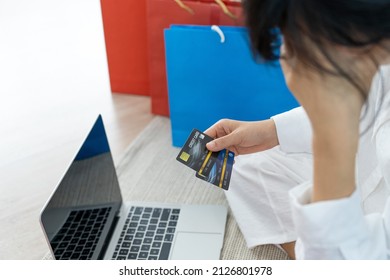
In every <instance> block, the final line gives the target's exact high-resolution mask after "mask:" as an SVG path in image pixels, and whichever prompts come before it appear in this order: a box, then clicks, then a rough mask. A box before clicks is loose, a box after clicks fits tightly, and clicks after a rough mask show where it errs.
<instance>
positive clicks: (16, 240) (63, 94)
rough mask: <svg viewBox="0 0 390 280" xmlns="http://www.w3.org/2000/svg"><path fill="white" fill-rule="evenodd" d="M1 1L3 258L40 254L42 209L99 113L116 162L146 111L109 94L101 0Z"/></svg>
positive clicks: (146, 102) (141, 102) (144, 101)
mask: <svg viewBox="0 0 390 280" xmlns="http://www.w3.org/2000/svg"><path fill="white" fill-rule="evenodd" d="M0 7H1V9H0V40H1V43H0V259H41V258H42V256H43V255H44V254H45V252H47V250H48V247H47V245H46V243H45V241H44V237H43V234H42V230H41V228H40V224H39V214H40V209H41V208H42V207H43V205H44V204H45V202H46V199H47V198H48V197H49V196H50V194H51V193H52V191H53V189H54V188H55V186H56V185H57V183H58V181H59V180H60V178H61V176H62V175H63V173H64V172H65V170H66V169H67V167H68V166H69V164H70V163H71V161H72V159H73V157H74V156H75V153H76V152H77V150H78V149H79V147H80V145H81V143H82V141H83V140H84V138H85V137H86V135H87V133H88V131H89V129H90V128H91V126H92V124H93V123H94V121H95V120H96V118H97V116H98V114H102V116H103V121H104V123H105V125H106V130H107V135H108V138H109V142H110V145H111V148H112V152H113V156H114V161H115V162H116V163H117V162H118V160H119V158H120V156H121V154H122V152H123V150H124V149H125V148H126V147H127V145H128V144H129V143H130V142H131V141H132V140H133V139H134V138H135V137H136V136H137V135H138V134H139V133H140V131H142V129H143V128H144V127H145V126H146V125H147V124H148V123H149V121H150V120H151V119H152V118H153V116H152V114H151V113H150V99H149V98H148V97H144V96H136V95H126V94H111V91H110V83H109V75H108V73H109V71H108V67H107V57H106V50H105V41H104V33H103V25H102V19H101V10H100V1H96V0H83V1H79V0H67V1H52V0H36V1H30V0H12V1H2V2H1V4H0Z"/></svg>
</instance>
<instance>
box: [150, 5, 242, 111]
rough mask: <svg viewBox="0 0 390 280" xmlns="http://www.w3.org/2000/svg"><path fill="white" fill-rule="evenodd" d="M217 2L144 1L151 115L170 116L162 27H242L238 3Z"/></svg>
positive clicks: (240, 10)
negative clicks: (188, 25) (189, 25)
mask: <svg viewBox="0 0 390 280" xmlns="http://www.w3.org/2000/svg"><path fill="white" fill-rule="evenodd" d="M217 2H218V3H219V4H218V3H217ZM217 2H216V1H215V0H200V1H199V0H183V1H176V0H147V29H148V31H147V33H148V40H147V41H148V51H149V54H148V58H149V59H148V62H149V63H148V68H149V81H150V86H149V93H150V96H151V109H152V113H154V114H158V115H164V116H168V115H169V108H168V93H167V82H166V66H165V50H164V29H165V28H168V27H169V26H170V25H171V24H197V25H212V24H217V25H230V26H236V25H242V24H243V16H242V9H241V5H240V3H239V2H237V1H232V0H224V2H222V1H221V0H219V1H217ZM221 3H222V7H221Z"/></svg>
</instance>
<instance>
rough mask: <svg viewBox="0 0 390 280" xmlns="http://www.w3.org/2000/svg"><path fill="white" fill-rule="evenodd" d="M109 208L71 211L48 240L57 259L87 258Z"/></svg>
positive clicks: (105, 219)
mask: <svg viewBox="0 0 390 280" xmlns="http://www.w3.org/2000/svg"><path fill="white" fill-rule="evenodd" d="M110 210H111V208H110V207H105V208H99V209H85V210H77V211H72V212H71V213H70V214H69V216H68V218H67V220H66V222H65V223H64V225H63V226H62V228H61V230H60V231H59V232H58V233H57V235H56V236H55V237H54V238H53V240H52V241H51V242H50V244H51V246H52V248H53V251H54V256H55V258H56V259H59V260H89V259H91V258H92V255H93V252H94V250H95V248H96V244H97V243H98V241H99V237H100V235H101V233H102V230H103V227H104V225H105V223H106V221H107V217H108V215H109V213H110Z"/></svg>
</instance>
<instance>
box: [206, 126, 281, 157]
mask: <svg viewBox="0 0 390 280" xmlns="http://www.w3.org/2000/svg"><path fill="white" fill-rule="evenodd" d="M205 134H207V135H209V136H210V137H213V138H216V139H215V140H214V141H211V142H209V143H207V148H208V149H209V150H210V151H220V150H222V149H228V150H230V151H232V152H234V153H235V154H236V155H242V154H249V153H255V152H260V151H264V150H268V149H270V148H273V147H275V146H277V145H279V141H278V137H277V134H276V127H275V123H274V121H273V120H272V119H269V120H264V121H258V122H242V121H234V120H228V119H224V120H220V121H219V122H217V123H216V124H214V125H213V126H211V127H210V128H209V129H207V130H206V131H205Z"/></svg>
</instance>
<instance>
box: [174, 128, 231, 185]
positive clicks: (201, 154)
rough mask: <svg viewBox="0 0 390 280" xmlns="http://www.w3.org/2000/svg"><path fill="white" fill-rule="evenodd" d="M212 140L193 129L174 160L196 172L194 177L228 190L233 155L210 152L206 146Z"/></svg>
mask: <svg viewBox="0 0 390 280" xmlns="http://www.w3.org/2000/svg"><path fill="white" fill-rule="evenodd" d="M212 140H213V138H211V137H210V136H208V135H206V134H204V133H203V132H201V131H199V130H197V129H194V130H193V131H192V132H191V134H190V136H189V137H188V139H187V141H186V143H185V144H184V146H183V148H182V149H181V150H180V153H179V154H178V156H177V157H176V159H177V160H178V161H179V162H181V163H183V164H185V165H186V166H188V167H190V168H192V169H193V170H195V171H196V177H198V178H200V179H202V180H205V181H207V182H209V183H211V184H213V185H216V186H217V187H220V188H222V189H224V190H228V189H229V184H230V177H231V174H232V169H233V163H234V153H233V152H231V151H228V150H226V149H223V150H221V151H219V152H211V151H209V150H208V149H207V148H206V144H207V143H208V142H210V141H212Z"/></svg>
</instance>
